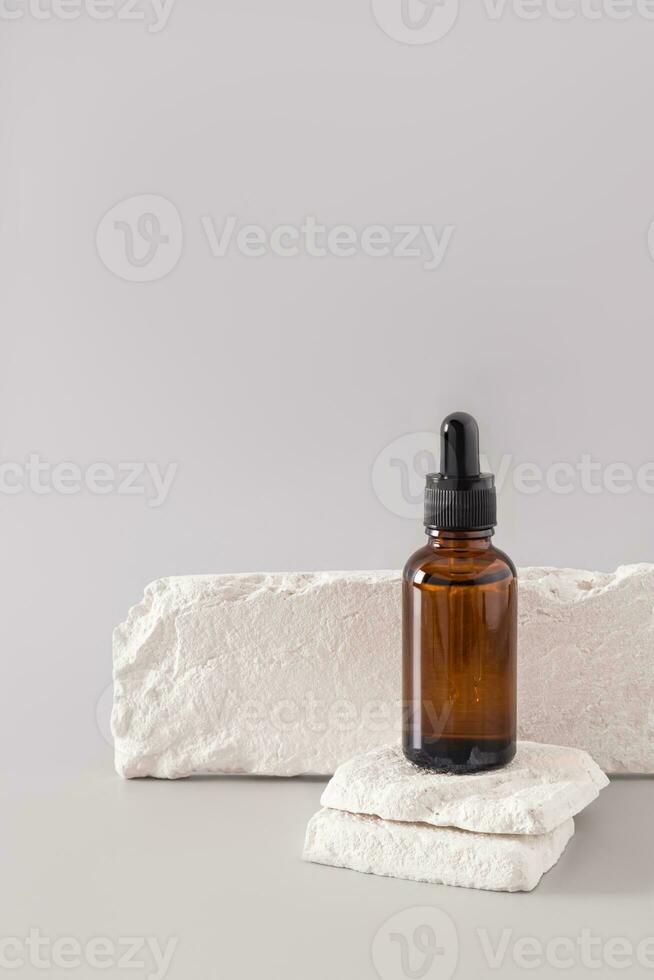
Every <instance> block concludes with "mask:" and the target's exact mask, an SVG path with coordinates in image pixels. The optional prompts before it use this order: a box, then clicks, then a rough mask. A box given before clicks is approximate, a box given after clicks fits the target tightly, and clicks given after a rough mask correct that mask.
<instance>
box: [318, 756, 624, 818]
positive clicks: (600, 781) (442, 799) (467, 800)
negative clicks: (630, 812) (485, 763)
mask: <svg viewBox="0 0 654 980" xmlns="http://www.w3.org/2000/svg"><path fill="white" fill-rule="evenodd" d="M608 782H609V781H608V779H607V778H606V776H605V775H604V773H603V772H602V770H601V769H600V768H599V766H598V765H596V764H595V763H594V762H593V760H592V759H591V757H590V756H589V755H588V753H587V752H583V751H582V750H580V749H568V748H561V747H559V746H556V745H539V744H537V743H536V742H519V743H518V749H517V752H516V756H515V758H514V760H513V761H512V762H511V763H510V764H509V765H508V766H506V767H505V768H504V769H494V770H491V771H488V772H480V773H474V774H472V775H468V776H448V775H442V774H437V773H430V772H426V771H425V770H423V769H419V768H418V767H417V766H414V765H412V764H411V763H410V762H407V761H406V759H405V758H404V756H403V754H402V749H401V748H400V746H399V745H397V744H395V745H386V746H381V747H380V748H377V749H371V751H370V752H366V753H365V754H364V755H358V756H356V757H355V758H354V759H350V760H349V762H345V763H343V765H341V766H339V767H338V769H337V770H336V773H335V774H334V776H333V777H332V779H331V780H330V782H329V783H328V785H327V787H326V788H325V791H324V793H323V794H322V798H321V800H320V802H321V803H322V805H323V806H326V807H332V808H334V809H336V810H349V811H350V812H351V813H359V814H363V813H367V814H371V815H374V816H377V817H383V818H384V819H385V820H400V821H409V822H414V823H428V824H432V825H434V826H436V827H459V828H460V829H462V830H471V831H475V832H477V833H483V834H546V833H549V832H550V831H551V830H554V829H555V828H556V827H559V826H560V825H561V824H562V823H565V822H566V821H567V820H569V819H570V817H573V816H574V815H575V814H576V813H579V811H580V810H583V808H584V807H586V806H588V804H589V803H592V802H593V800H595V799H597V797H598V795H599V792H600V790H601V789H602V788H603V787H604V786H606V785H608Z"/></svg>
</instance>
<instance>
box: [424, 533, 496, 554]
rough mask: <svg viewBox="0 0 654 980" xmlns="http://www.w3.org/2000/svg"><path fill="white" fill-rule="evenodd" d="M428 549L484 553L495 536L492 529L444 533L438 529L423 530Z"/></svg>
mask: <svg viewBox="0 0 654 980" xmlns="http://www.w3.org/2000/svg"><path fill="white" fill-rule="evenodd" d="M425 530H426V533H427V538H428V547H430V548H435V549H437V548H450V549H452V548H455V549H456V550H457V551H485V550H486V549H487V548H490V546H491V538H492V536H493V535H494V534H495V529H494V528H492V527H488V528H484V529H483V530H481V531H444V530H442V529H440V528H433V527H428V528H425Z"/></svg>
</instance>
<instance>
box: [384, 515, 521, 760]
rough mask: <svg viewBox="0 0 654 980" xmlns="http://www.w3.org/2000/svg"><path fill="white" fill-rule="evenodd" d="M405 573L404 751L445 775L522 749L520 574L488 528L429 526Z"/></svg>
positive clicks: (411, 758)
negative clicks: (518, 683)
mask: <svg viewBox="0 0 654 980" xmlns="http://www.w3.org/2000/svg"><path fill="white" fill-rule="evenodd" d="M428 534H429V538H428V541H427V544H426V545H425V547H424V548H421V549H420V551H417V552H416V553H415V554H414V555H412V557H411V558H410V559H409V561H408V562H407V564H406V567H405V569H404V576H403V701H404V723H403V728H404V730H403V748H404V754H405V756H406V757H407V759H409V760H410V761H411V762H415V763H416V764H417V765H420V766H422V767H426V768H429V769H434V770H436V771H439V772H461V773H465V772H476V771H478V770H482V769H492V768H496V767H498V766H504V765H506V764H507V763H508V762H510V761H511V759H512V758H513V756H514V755H515V749H516V680H517V574H516V570H515V566H514V565H513V562H512V561H511V559H510V558H508V556H507V555H505V554H504V553H503V552H501V551H499V550H498V549H497V548H494V547H493V545H492V544H491V535H492V531H491V530H484V531H437V530H429V531H428Z"/></svg>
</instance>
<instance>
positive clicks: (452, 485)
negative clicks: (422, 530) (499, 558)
mask: <svg viewBox="0 0 654 980" xmlns="http://www.w3.org/2000/svg"><path fill="white" fill-rule="evenodd" d="M496 524H497V502H496V496H495V477H494V476H493V474H492V473H480V472H479V427H478V425H477V423H476V422H475V420H474V419H473V417H472V415H468V413H467V412H453V413H452V415H448V416H447V418H446V419H443V424H442V425H441V471H440V473H429V474H428V476H427V487H426V489H425V527H428V528H433V529H435V530H442V531H481V530H484V529H486V528H492V527H495V525H496Z"/></svg>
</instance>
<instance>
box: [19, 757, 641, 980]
mask: <svg viewBox="0 0 654 980" xmlns="http://www.w3.org/2000/svg"><path fill="white" fill-rule="evenodd" d="M322 787H323V781H322V780H318V779H315V780H311V779H309V780H289V781H284V780H272V779H251V778H246V779H242V778H238V777H236V778H229V777H228V778H220V777H213V778H208V777H207V778H199V779H194V780H188V781H181V782H174V783H171V782H158V781H153V780H144V781H132V782H122V781H121V780H119V779H118V778H117V777H115V776H114V775H113V774H112V773H111V772H110V771H109V769H108V767H105V768H101V767H98V768H96V769H95V770H90V771H87V772H85V773H83V774H80V775H79V777H77V778H74V779H70V780H65V781H63V782H61V783H60V784H59V785H57V786H56V787H55V786H53V787H51V788H50V789H41V788H33V789H32V790H31V791H26V792H24V793H23V794H21V796H20V799H19V798H18V795H17V794H15V793H13V794H7V793H6V791H5V790H3V793H2V800H1V803H2V820H3V824H4V834H3V837H4V841H5V843H8V844H9V846H8V847H6V849H5V853H4V855H3V874H2V877H3V882H2V909H1V914H0V919H1V921H2V932H3V935H5V936H7V935H18V936H20V935H23V934H24V933H25V932H26V931H27V930H28V928H29V927H30V926H37V927H39V928H40V929H41V930H42V931H43V932H44V933H45V934H48V935H51V936H62V935H65V936H70V935H73V936H77V937H79V938H80V939H81V940H86V939H87V938H88V937H91V936H100V935H103V936H110V937H114V938H115V939H118V937H121V936H149V935H152V936H157V937H159V938H160V940H161V941H163V940H165V939H167V938H171V937H177V938H178V939H179V946H178V949H177V951H176V954H175V957H174V959H173V964H172V967H171V969H170V971H169V973H168V977H169V978H170V980H209V978H214V977H215V978H226V977H229V978H230V980H250V978H253V977H258V976H262V977H269V978H274V980H277V978H278V980H307V978H309V977H310V978H320V980H323V978H324V980H334V978H339V980H367V978H371V980H373V978H374V977H376V976H378V973H377V972H376V970H375V968H374V966H373V961H372V959H371V943H372V940H373V937H374V936H375V934H376V933H377V931H378V930H379V929H380V927H383V924H384V923H385V922H386V920H388V919H389V918H390V917H391V916H393V915H395V914H396V913H398V912H400V911H401V910H404V909H415V907H422V906H434V907H436V908H438V909H441V910H444V911H445V912H446V913H447V914H448V915H449V916H450V917H451V919H452V920H453V921H454V923H455V926H456V929H457V931H458V940H459V963H458V969H457V972H456V973H455V974H454V976H455V977H459V978H466V980H468V978H470V980H473V978H477V977H480V976H483V975H485V973H484V970H485V968H486V967H485V960H484V958H483V954H482V952H481V947H480V943H479V939H478V936H477V931H476V930H477V929H488V930H490V934H491V936H492V937H493V941H494V940H495V937H496V936H498V935H499V933H500V932H501V930H502V929H504V928H505V927H510V928H512V929H513V930H514V937H515V938H517V937H518V936H534V937H540V939H541V940H550V939H552V938H553V937H556V936H568V937H576V936H578V935H580V934H581V932H582V930H583V929H589V930H591V932H592V933H593V934H594V935H597V936H601V937H603V939H604V940H607V939H609V938H610V937H616V936H625V937H630V938H631V939H632V941H634V942H638V941H640V940H641V939H642V938H643V937H646V936H649V935H651V934H652V933H653V932H654V922H653V917H652V913H653V911H654V902H653V882H654V855H653V851H652V847H651V813H652V809H653V807H654V781H652V780H647V779H620V780H617V781H613V782H612V784H611V786H609V787H608V788H607V789H606V790H605V791H604V792H603V793H602V795H601V797H600V799H599V800H598V801H596V802H595V803H594V804H593V805H592V807H590V808H589V809H588V810H587V811H586V812H585V813H583V814H582V815H581V816H580V817H578V818H577V821H576V823H577V833H576V835H575V837H574V838H573V840H572V841H571V842H570V844H569V846H568V849H567V851H566V853H565V854H564V855H563V857H562V859H561V861H560V862H559V864H558V865H557V867H555V868H554V869H553V871H551V872H550V873H549V874H547V875H546V876H545V878H544V879H543V881H542V882H541V884H540V885H539V887H538V888H537V889H536V891H535V892H533V893H531V894H519V895H509V894H489V893H482V892H475V891H470V890H467V889H456V888H445V887H439V886H432V885H421V884H415V883H411V882H405V881H399V880H394V879H386V878H375V877H372V876H368V875H361V874H357V873H355V872H350V871H341V870H336V869H330V868H324V867H320V866H315V865H310V864H306V863H304V862H302V861H301V860H300V854H301V850H302V842H303V835H304V829H305V825H306V823H307V821H308V819H309V817H310V816H311V815H312V813H313V812H314V811H315V810H316V809H317V808H318V801H319V797H320V793H321V791H322ZM413 914H415V916H416V917H417V918H416V924H417V923H418V920H419V919H420V915H421V913H417V912H416V913H410V915H413ZM409 921H410V922H411V921H412V919H411V918H410V919H409ZM410 935H411V933H410V932H409V937H410ZM398 948H399V947H397V945H396V944H395V945H393V944H392V945H391V950H392V951H394V950H395V951H396V950H397V949H398ZM418 962H420V961H414V964H413V965H414V967H415V966H416V964H417V963H418ZM384 964H385V966H384ZM384 964H382V975H384V974H383V969H386V970H387V971H388V970H390V971H391V972H387V973H386V976H388V977H390V978H393V980H394V978H396V977H397V978H398V980H405V974H403V973H402V970H401V968H400V966H399V961H398V962H395V963H394V960H393V959H392V958H390V957H389V958H388V959H387V960H384ZM560 972H561V973H563V974H564V975H572V976H574V977H577V976H585V975H586V973H588V975H589V976H593V975H594V976H611V975H613V972H614V971H612V970H611V969H609V968H608V967H606V966H605V967H603V968H602V969H599V970H592V971H591V970H588V971H587V970H585V969H584V968H583V967H582V966H579V968H578V971H577V972H573V973H572V974H570V972H569V971H555V973H554V974H552V975H557V974H558V973H560ZM621 972H623V975H627V976H629V977H631V976H641V975H643V976H644V975H645V973H646V971H644V970H641V969H640V968H638V967H635V968H634V969H632V970H629V971H621ZM525 973H532V974H534V973H535V975H536V976H541V975H550V974H549V973H547V974H543V973H542V972H539V971H525V970H524V969H521V968H518V967H516V966H515V965H513V964H512V963H510V962H509V964H508V965H506V966H505V967H504V970H503V972H502V974H501V975H502V976H506V977H516V978H517V977H521V976H524V975H525ZM650 974H651V971H650ZM15 975H16V976H23V975H30V973H29V971H26V972H16V973H15ZM35 975H36V973H35ZM39 975H41V976H43V975H44V974H43V973H42V972H41V973H40V974H39ZM49 975H52V976H54V977H57V978H58V977H59V973H57V972H56V971H54V972H53V973H51V974H49ZM66 975H68V976H70V975H71V974H70V973H64V972H62V974H61V976H62V977H63V976H66ZM91 975H95V972H93V973H91V972H89V973H88V976H91ZM98 975H104V976H105V977H107V978H113V977H120V976H126V975H127V976H134V977H138V976H140V975H141V974H140V973H136V972H134V973H132V972H129V973H125V972H124V971H121V970H107V971H104V972H103V974H98ZM426 975H427V976H428V977H434V978H436V980H440V977H441V976H442V974H439V973H428V974H426ZM496 975H499V974H496Z"/></svg>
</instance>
